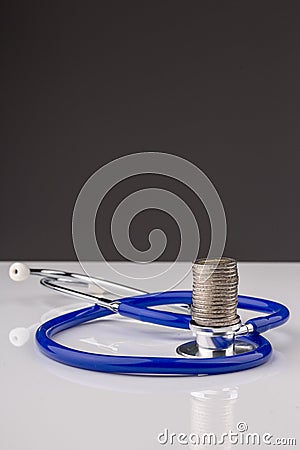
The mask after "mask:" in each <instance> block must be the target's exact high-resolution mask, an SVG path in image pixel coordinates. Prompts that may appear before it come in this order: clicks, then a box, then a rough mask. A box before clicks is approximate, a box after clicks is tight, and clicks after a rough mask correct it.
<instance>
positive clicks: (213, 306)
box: [177, 258, 250, 358]
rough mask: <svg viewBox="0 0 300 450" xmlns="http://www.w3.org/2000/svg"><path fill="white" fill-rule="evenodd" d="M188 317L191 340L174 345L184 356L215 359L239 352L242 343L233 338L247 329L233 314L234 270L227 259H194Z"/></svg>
mask: <svg viewBox="0 0 300 450" xmlns="http://www.w3.org/2000/svg"><path fill="white" fill-rule="evenodd" d="M192 270H193V295H192V307H191V313H192V320H191V322H190V329H191V330H192V332H193V335H194V337H195V338H196V339H195V341H192V342H187V343H185V344H182V345H180V346H179V347H178V348H177V353H179V354H181V355H184V356H188V357H193V356H194V357H195V356H197V357H202V358H215V357H218V356H231V355H234V354H236V353H242V352H243V351H247V350H249V348H247V349H245V344H243V343H241V344H239V343H238V342H237V341H236V337H237V336H238V335H246V334H248V333H249V332H250V329H249V328H248V327H247V326H246V325H242V323H241V319H240V317H239V315H238V314H237V303H238V298H237V296H238V271H237V263H236V261H235V260H234V259H231V258H221V259H220V260H215V259H212V260H205V259H200V260H197V261H196V262H195V263H194V264H193V268H192Z"/></svg>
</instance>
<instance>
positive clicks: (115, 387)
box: [0, 263, 300, 450]
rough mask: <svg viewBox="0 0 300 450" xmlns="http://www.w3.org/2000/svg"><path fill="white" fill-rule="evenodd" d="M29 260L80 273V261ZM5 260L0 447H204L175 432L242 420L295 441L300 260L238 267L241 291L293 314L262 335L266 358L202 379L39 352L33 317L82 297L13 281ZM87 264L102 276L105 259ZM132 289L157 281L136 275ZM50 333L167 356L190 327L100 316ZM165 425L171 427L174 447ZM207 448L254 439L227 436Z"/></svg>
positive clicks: (80, 344) (115, 350)
mask: <svg viewBox="0 0 300 450" xmlns="http://www.w3.org/2000/svg"><path fill="white" fill-rule="evenodd" d="M31 265H32V267H39V266H41V267H50V268H58V269H62V270H64V269H65V270H73V271H78V272H80V268H79V265H78V264H77V263H32V264H31ZM115 266H116V267H117V266H118V264H117V263H116V264H115ZM127 266H128V267H127V269H128V270H130V265H129V264H128V265H127ZM8 267H9V264H8V263H1V265H0V283H1V302H0V321H1V326H0V336H1V356H0V358H1V359H0V361H1V364H0V374H1V384H0V389H1V394H0V395H1V396H0V398H1V402H0V409H1V433H0V448H1V450H2V449H3V450H20V449H22V450H24V449H25V450H27V449H28V450H36V449H39V450H40V449H43V450H48V449H59V450H65V449H66V450H69V449H70V450H77V449H78V450H79V449H80V450H81V449H91V450H94V449H102V448H103V449H104V448H105V449H127V448H128V449H131V450H134V449H147V450H148V449H151V450H152V449H156V448H173V449H180V448H206V447H201V446H197V445H192V443H190V444H187V445H184V444H180V443H179V442H178V435H179V434H180V433H184V434H187V435H188V437H189V436H190V437H191V436H192V435H190V433H196V434H202V433H204V432H207V433H208V432H214V433H216V434H221V433H223V432H228V431H230V429H232V431H234V432H235V431H237V424H238V423H242V422H243V423H246V424H247V426H248V432H256V433H260V434H261V435H263V434H264V433H270V434H272V435H273V436H274V439H275V438H277V437H278V438H296V439H297V441H298V442H297V445H296V446H285V448H300V432H299V423H300V421H299V419H300V409H299V408H300V401H299V400H300V388H299V381H298V378H299V376H298V373H299V368H300V364H299V336H300V310H299V309H300V308H299V304H300V303H299V292H300V276H299V275H300V264H288V263H280V264H279V263H276V264H274V263H268V264H256V263H255V264H254V263H251V264H248V263H247V264H246V263H243V264H240V265H239V273H240V290H239V291H240V293H241V294H249V295H254V296H261V297H265V298H271V299H274V300H278V301H282V302H283V303H285V304H286V305H287V306H288V307H289V308H290V310H291V319H290V321H289V322H288V323H287V324H286V325H285V326H283V327H282V328H280V329H278V330H273V331H271V332H269V333H267V334H266V336H267V337H268V338H269V339H270V340H271V342H272V345H273V347H274V349H275V352H274V354H273V357H272V359H271V361H269V362H268V363H267V364H266V365H264V366H261V367H258V368H256V369H252V370H248V371H244V372H239V373H234V374H227V375H218V376H209V377H208V376H205V377H145V376H124V375H111V374H102V373H94V372H88V371H84V370H79V369H75V368H72V367H67V366H63V365H61V364H58V363H56V362H54V361H51V360H49V359H47V358H45V357H44V356H42V355H41V354H40V353H39V351H38V350H37V348H36V346H35V343H34V331H35V329H36V327H37V326H38V324H39V323H40V321H41V320H43V321H44V320H47V319H49V318H50V317H53V316H55V315H57V314H61V313H63V312H64V311H67V310H71V309H73V308H74V307H75V308H77V307H79V306H80V305H82V306H84V304H80V303H79V302H78V301H75V302H74V301H73V300H72V299H70V300H69V299H68V298H67V297H65V296H61V295H59V294H57V293H54V292H51V291H48V290H46V289H45V288H43V287H41V286H40V285H39V282H38V281H39V280H38V279H37V278H36V277H31V278H30V279H29V280H27V281H25V282H23V283H21V282H20V283H14V282H13V281H11V280H10V279H9V278H8ZM144 267H145V271H147V273H149V267H148V266H144ZM162 267H163V264H162ZM91 268H92V269H91V272H92V273H93V274H94V275H99V276H102V277H105V266H103V265H101V264H91ZM132 270H134V267H133V266H132ZM150 270H151V267H150ZM156 270H157V267H156ZM115 281H118V279H117V275H116V279H115ZM190 283H191V278H188V279H186V280H184V282H182V283H181V285H180V287H179V288H183V289H189V288H190ZM137 287H139V288H141V289H145V290H149V291H153V290H157V291H159V290H163V289H164V286H163V285H160V286H157V285H156V286H153V285H151V283H150V282H149V283H148V284H147V283H145V284H144V283H143V281H139V282H138V285H137ZM241 315H242V318H243V319H244V320H246V319H247V318H249V317H251V316H253V314H251V313H245V312H244V311H242V314H241ZM57 339H58V340H59V341H60V342H62V343H64V344H67V345H70V346H73V347H76V348H80V349H83V350H88V351H93V352H101V353H108V354H119V353H121V354H126V353H128V354H138V355H166V356H167V355H170V356H171V355H175V348H176V347H177V345H178V344H180V343H182V342H185V341H186V340H190V339H191V333H190V332H188V331H183V330H171V329H165V328H162V327H158V326H151V325H145V324H140V323H136V322H134V321H130V320H127V319H120V318H107V319H104V320H101V321H98V322H94V323H91V324H86V325H83V326H81V327H77V328H75V329H72V330H68V331H66V332H64V333H62V334H61V335H59V336H58V338H57ZM166 429H167V430H168V431H167V432H166V431H165V430H166ZM161 433H162V434H161ZM170 433H176V437H175V438H172V439H173V442H174V444H173V445H171V444H170V442H171V440H172V439H171V440H170V436H169V435H168V436H167V434H170ZM243 433H244V434H245V432H241V434H243ZM159 434H161V436H160V440H161V442H162V443H163V442H165V441H166V438H168V442H167V443H166V444H164V445H163V444H160V443H159V442H158V440H157V436H158V435H159ZM181 439H183V441H185V439H184V438H183V437H181ZM179 440H180V439H179ZM264 446H265V448H270V446H266V445H264V444H261V447H264ZM272 447H273V448H276V446H275V445H273V446H272ZM281 447H282V446H281ZM207 448H224V449H228V448H233V449H234V448H235V449H237V448H241V449H242V448H252V447H251V446H249V445H248V446H246V445H242V444H239V445H233V444H230V443H228V442H225V443H224V444H223V445H218V446H210V447H207Z"/></svg>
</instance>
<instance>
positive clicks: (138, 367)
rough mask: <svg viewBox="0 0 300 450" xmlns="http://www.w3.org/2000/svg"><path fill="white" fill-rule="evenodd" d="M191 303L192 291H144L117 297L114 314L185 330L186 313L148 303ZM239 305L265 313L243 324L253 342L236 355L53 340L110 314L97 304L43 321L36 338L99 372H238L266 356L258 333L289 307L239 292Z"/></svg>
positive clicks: (55, 353) (281, 319)
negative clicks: (93, 348) (126, 352)
mask: <svg viewBox="0 0 300 450" xmlns="http://www.w3.org/2000/svg"><path fill="white" fill-rule="evenodd" d="M191 302H192V293H191V291H169V292H162V293H152V294H144V295H139V296H134V297H129V298H124V299H122V300H120V304H119V308H118V313H119V314H121V315H122V316H125V317H128V318H131V319H136V320H139V321H142V322H148V323H152V324H157V325H164V326H167V327H173V328H181V329H189V325H190V320H191V316H190V315H188V314H179V313H173V312H167V311H159V310H154V309H152V308H151V307H153V306H161V305H173V304H178V303H179V304H186V305H190V304H191ZM238 307H239V308H241V309H247V310H251V311H256V312H260V313H267V314H268V315H266V316H262V317H256V318H253V319H250V320H248V321H247V322H246V325H247V324H251V325H252V327H253V332H252V333H250V334H249V335H248V336H247V337H246V336H243V337H240V338H239V339H241V340H242V341H244V342H246V343H247V342H248V343H250V344H251V345H253V344H254V349H253V350H250V351H247V352H245V353H242V354H238V355H234V356H226V357H217V358H182V357H152V356H142V357H140V356H123V355H120V356H116V355H105V354H99V353H90V352H85V351H81V350H77V349H72V348H70V347H66V346H64V345H62V344H60V343H58V342H56V341H55V340H53V339H52V338H53V337H54V336H55V335H57V334H58V333H60V332H62V331H64V330H67V329H69V328H72V327H75V326H78V325H81V324H83V323H85V322H89V321H91V320H95V319H99V318H103V317H106V316H109V315H111V314H114V312H113V311H111V310H107V309H106V308H104V307H102V306H99V305H93V306H90V307H87V308H83V309H80V310H77V311H72V312H70V313H67V314H64V315H62V316H59V317H55V318H54V319H51V320H49V321H47V322H45V323H43V324H42V325H41V326H40V327H39V328H38V329H37V331H36V342H37V345H38V347H39V349H40V350H41V352H42V353H43V354H44V355H46V356H47V357H49V358H51V359H53V360H55V361H58V362H60V363H63V364H67V365H69V366H73V367H77V368H81V369H87V370H93V371H99V372H110V373H123V374H156V375H214V374H221V373H229V372H236V371H240V370H245V369H250V368H253V367H256V366H259V365H261V364H263V363H265V362H266V361H267V360H268V359H269V358H270V356H271V353H272V346H271V344H270V342H269V341H268V340H267V339H266V338H264V337H263V336H261V334H260V333H263V332H265V331H267V330H270V329H271V328H275V327H278V326H280V325H282V324H284V323H285V322H286V321H287V320H288V317H289V310H288V309H287V308H286V307H285V306H284V305H282V304H280V303H277V302H274V301H271V300H265V299H260V298H256V297H248V296H244V295H239V296H238Z"/></svg>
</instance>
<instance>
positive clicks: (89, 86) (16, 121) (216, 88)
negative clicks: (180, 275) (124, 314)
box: [0, 1, 300, 261]
mask: <svg viewBox="0 0 300 450" xmlns="http://www.w3.org/2000/svg"><path fill="white" fill-rule="evenodd" d="M0 20H1V24H0V29H1V73H0V77H1V106H2V107H1V138H0V139H1V166H0V171H1V173H0V183H1V186H0V188H1V190H0V196H1V223H0V239H1V244H0V259H3V260H6V259H8V260H15V259H21V260H22V259H24V260H30V259H32V260H38V259H39V260H69V259H75V253H74V250H73V245H72V239H71V214H72V209H73V206H74V202H75V200H76V197H77V195H78V192H79V190H80V188H81V187H82V185H83V183H84V182H85V181H86V180H87V178H88V177H89V176H90V175H91V174H92V173H93V172H94V171H95V170H96V169H98V168H99V167H100V166H102V165H103V164H105V163H107V162H109V161H111V160H112V159H114V158H117V157H119V156H121V155H125V154H129V153H133V152H140V151H150V150H154V151H164V152H170V153H174V154H176V155H180V156H183V157H185V158H187V159H188V160H190V161H192V162H194V163H196V164H197V165H198V166H199V167H200V168H201V169H202V170H203V171H204V172H205V173H206V174H207V175H208V176H209V178H210V179H211V181H212V182H213V183H214V185H215V186H216V188H217V190H218V191H219V193H220V196H221V198H222V201H223V203H224V207H225V210H226V214H227V220H228V229H229V232H228V240H227V247H226V252H225V253H226V254H227V255H228V256H233V257H236V258H237V259H239V260H249V261H252V260H253V261H255V260H262V261H272V260H276V261H277V260H282V261H296V260H298V261H299V259H300V257H299V215H300V213H299V162H300V156H299V143H300V128H299V124H300V120H299V119H300V116H299V111H300V109H299V107H300V91H299V80H300V61H299V54H300V31H299V30H300V27H299V21H300V3H299V2H291V1H287V2H283V1H280V2H276V1H275V2H274V1H272V2H271V1H269V2H264V1H253V2H241V1H236V2H233V1H226V2H221V1H219V2H214V1H209V2H202V1H192V2H183V1H182V2H174V1H162V2H147V3H146V2H145V3H144V2H136V3H133V2H112V3H111V4H107V5H104V4H103V2H94V3H93V2H84V1H82V2H72V3H66V2H41V1H37V2H6V4H4V5H3V9H2V12H1V19H0ZM148 186H159V187H165V188H170V189H172V190H173V192H175V193H178V194H180V195H181V196H182V198H183V199H184V200H185V201H186V202H187V203H188V204H189V205H190V206H191V208H193V209H194V211H195V213H196V215H197V218H198V220H199V224H200V228H201V231H202V237H203V247H202V249H201V253H203V254H205V251H206V250H207V246H208V243H209V237H210V236H209V222H208V219H207V217H206V213H205V210H204V208H203V207H202V205H201V204H199V201H197V199H196V198H194V196H193V194H192V193H191V192H190V191H189V189H188V188H186V187H184V186H181V185H180V184H178V183H176V182H175V183H174V182H172V181H170V180H169V179H164V178H163V177H159V176H152V177H151V176H146V177H143V178H142V177H139V176H137V177H135V178H133V179H130V180H127V181H126V182H124V183H123V184H122V186H116V188H115V189H114V190H113V191H112V192H111V193H110V194H109V195H108V196H107V198H106V199H105V200H104V202H103V205H102V206H101V208H100V210H99V214H98V220H97V230H99V229H100V228H101V233H102V234H103V233H104V234H105V235H106V236H107V237H106V238H105V239H104V240H102V242H101V248H102V250H103V251H104V253H105V255H106V257H107V258H109V259H120V256H119V255H118V253H117V251H116V250H115V249H114V247H113V244H112V242H111V239H110V236H109V222H110V217H111V214H112V213H113V210H114V208H115V207H116V206H117V204H118V202H119V201H120V200H121V199H122V198H123V197H125V196H126V195H128V194H129V193H130V192H133V191H135V190H136V189H137V188H141V187H148ZM156 227H162V228H163V229H164V230H165V232H166V233H167V234H168V237H169V244H170V245H169V246H168V248H167V250H166V252H165V254H164V255H163V259H172V258H174V257H176V251H177V249H178V242H179V240H178V238H179V234H178V229H177V226H176V224H175V222H174V220H173V219H171V218H170V217H169V216H167V215H166V214H165V213H158V212H154V211H148V212H146V213H144V214H140V215H139V216H137V218H136V219H135V220H134V221H133V223H132V226H131V235H132V239H133V242H134V244H135V245H136V246H137V247H138V248H140V249H143V248H147V236H148V233H149V231H150V230H151V229H152V228H156Z"/></svg>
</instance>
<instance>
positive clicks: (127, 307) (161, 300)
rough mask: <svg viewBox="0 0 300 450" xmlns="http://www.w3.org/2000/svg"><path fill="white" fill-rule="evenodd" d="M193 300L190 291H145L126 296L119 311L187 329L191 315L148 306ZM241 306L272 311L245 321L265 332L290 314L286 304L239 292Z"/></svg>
mask: <svg viewBox="0 0 300 450" xmlns="http://www.w3.org/2000/svg"><path fill="white" fill-rule="evenodd" d="M191 302H192V293H191V291H168V292H161V293H154V294H146V295H140V296H136V297H129V298H125V299H123V301H122V302H121V304H120V306H119V313H120V314H121V315H123V316H126V317H130V318H132V319H136V320H141V321H143V322H150V323H156V324H158V325H164V326H167V327H176V328H183V329H188V328H189V323H190V320H191V317H190V316H189V315H184V314H178V313H171V312H166V311H157V310H153V309H151V308H149V306H150V305H151V306H159V305H163V304H164V305H170V304H174V303H183V304H187V305H189V304H191ZM238 308H241V309H248V310H251V311H257V312H264V313H271V314H269V315H268V316H264V317H256V318H254V319H250V320H248V321H247V322H246V324H252V325H253V328H254V330H255V331H256V332H257V333H263V332H265V331H267V330H270V329H271V328H275V327H278V326H280V325H283V324H284V323H285V322H286V321H287V320H288V318H289V310H288V309H287V308H286V307H285V306H284V305H282V304H280V303H277V302H273V301H271V300H265V299H261V298H256V297H249V296H246V295H239V296H238Z"/></svg>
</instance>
